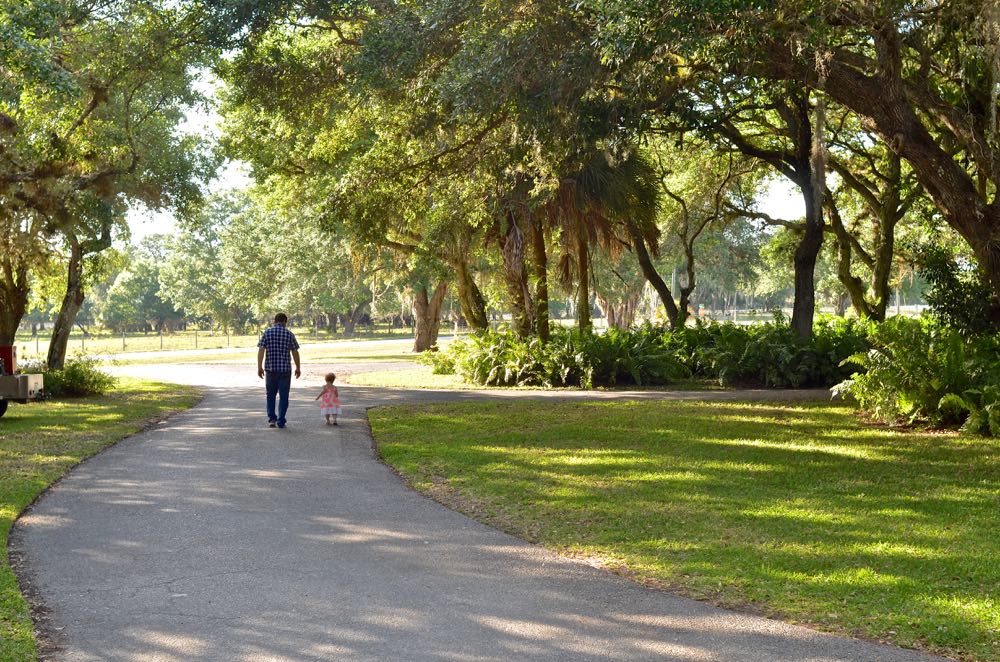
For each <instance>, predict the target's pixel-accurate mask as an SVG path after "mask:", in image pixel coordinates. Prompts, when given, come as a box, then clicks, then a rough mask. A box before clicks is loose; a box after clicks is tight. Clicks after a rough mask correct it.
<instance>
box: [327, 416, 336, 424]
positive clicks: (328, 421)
mask: <svg viewBox="0 0 1000 662" xmlns="http://www.w3.org/2000/svg"><path fill="white" fill-rule="evenodd" d="M326 424H327V425H329V424H330V415H329V414H327V415H326ZM334 425H336V423H334Z"/></svg>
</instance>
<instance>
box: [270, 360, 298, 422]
mask: <svg viewBox="0 0 1000 662" xmlns="http://www.w3.org/2000/svg"><path fill="white" fill-rule="evenodd" d="M291 387H292V373H290V372H267V373H264V388H265V389H267V420H269V421H277V422H278V425H280V426H282V427H284V425H285V414H287V413H288V390H289V389H290V388H291ZM275 396H278V411H277V414H275V411H274V397H275Z"/></svg>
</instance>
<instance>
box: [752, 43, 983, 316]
mask: <svg viewBox="0 0 1000 662" xmlns="http://www.w3.org/2000/svg"><path fill="white" fill-rule="evenodd" d="M874 37H875V39H874V43H875V47H876V57H875V58H873V60H875V61H877V62H878V70H877V71H876V72H874V73H873V74H872V75H869V74H867V73H865V72H864V71H862V70H860V69H858V68H857V67H856V66H854V65H853V63H851V62H848V61H841V60H840V59H839V58H838V57H836V56H834V57H833V58H832V59H831V60H830V61H829V62H828V63H827V64H826V66H825V79H824V80H823V81H822V83H821V82H820V81H819V80H818V75H817V72H816V67H815V65H814V62H815V58H814V56H813V55H812V54H810V53H808V52H807V53H801V52H798V51H793V50H792V49H791V48H789V47H788V45H787V44H785V43H780V44H777V43H776V44H774V46H773V48H771V49H770V50H769V51H768V59H767V61H766V63H765V64H764V67H765V70H766V72H767V75H769V76H772V77H774V78H778V79H794V80H800V81H803V82H805V83H806V84H808V85H812V86H814V87H819V86H820V85H822V88H823V90H824V91H825V92H826V93H827V94H829V95H830V97H832V98H833V99H834V100H836V101H837V102H839V103H841V104H843V105H844V106H845V107H846V108H849V109H850V110H852V111H854V112H855V113H857V114H858V115H859V116H860V117H861V118H862V119H863V120H864V121H866V122H868V123H869V124H870V125H871V126H872V127H873V129H874V130H875V131H876V132H877V133H878V134H879V135H880V136H881V137H882V139H883V140H885V141H886V144H887V145H889V147H890V148H891V149H892V150H893V151H895V152H896V153H897V154H899V155H900V156H902V157H903V158H904V159H906V161H907V162H908V163H909V164H910V166H911V167H912V168H913V172H914V173H915V174H916V176H917V179H918V180H919V181H920V184H921V185H922V186H923V187H924V189H925V190H926V191H927V193H928V195H930V197H931V199H932V200H933V201H934V203H935V205H936V206H937V208H938V209H939V210H940V211H941V214H942V216H943V217H944V219H945V221H946V222H947V223H948V225H950V226H951V227H952V228H954V229H955V231H957V232H958V233H959V234H960V235H961V236H962V237H963V238H964V239H965V240H966V241H967V242H968V243H969V246H970V247H971V248H972V250H973V252H974V253H975V255H976V259H977V261H978V262H979V266H980V267H981V268H982V270H983V273H984V274H985V275H986V277H987V279H988V280H989V282H990V284H991V285H992V287H993V291H994V296H995V298H996V299H997V300H998V301H1000V205H998V204H993V203H991V202H990V200H989V199H988V197H987V196H988V194H989V188H990V187H988V186H987V187H985V189H981V188H980V187H979V186H978V185H977V182H976V181H975V180H974V179H973V177H972V176H971V175H970V174H969V172H968V171H967V170H966V169H965V167H964V165H963V164H962V163H960V162H959V161H958V160H957V159H955V157H954V154H953V151H952V146H953V144H954V143H955V142H956V141H957V140H961V139H962V138H963V137H964V136H962V134H961V133H960V132H957V131H956V132H955V133H954V134H953V135H949V136H948V137H949V138H955V140H938V139H937V138H935V137H934V136H933V135H932V134H931V132H930V131H929V130H928V129H927V127H926V126H925V125H924V123H923V122H922V121H921V118H920V116H919V115H918V112H917V109H918V102H917V101H919V99H917V97H914V98H911V97H910V92H908V91H907V89H906V86H905V84H904V82H903V78H902V70H903V67H902V61H901V50H902V46H901V40H900V37H899V35H898V34H897V33H895V32H893V31H892V30H888V29H887V30H884V31H881V32H879V33H877V34H874ZM915 91H918V90H915ZM915 99H917V101H915ZM935 110H937V109H935ZM931 114H933V113H931ZM944 114H946V111H945V113H944ZM942 126H944V127H945V128H947V122H944V123H942ZM973 142H974V141H973ZM967 144H971V143H968V141H967ZM992 183H993V184H994V186H995V185H997V184H998V183H1000V182H996V181H994V182H992ZM994 309H995V310H997V311H998V313H1000V306H994ZM996 323H997V325H998V326H1000V319H997V320H996Z"/></svg>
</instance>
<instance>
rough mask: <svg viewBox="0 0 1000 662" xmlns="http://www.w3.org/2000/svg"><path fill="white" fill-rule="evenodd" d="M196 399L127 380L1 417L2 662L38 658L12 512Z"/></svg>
mask: <svg viewBox="0 0 1000 662" xmlns="http://www.w3.org/2000/svg"><path fill="white" fill-rule="evenodd" d="M198 398H199V394H198V392H197V391H196V390H195V389H193V388H191V387H187V386H175V385H170V384H162V383H157V382H148V381H140V380H135V379H127V378H125V379H121V380H120V382H119V388H118V389H117V390H116V391H115V392H113V393H110V394H108V395H106V396H101V397H91V398H74V399H68V400H55V401H49V402H43V403H35V404H31V405H24V406H21V405H15V406H12V407H11V408H10V409H9V410H8V411H7V414H6V415H5V416H4V417H3V418H2V419H0V444H2V447H0V448H2V450H0V549H2V550H3V552H2V554H0V660H17V662H28V661H30V660H34V659H36V657H37V651H36V645H35V638H34V627H33V625H32V623H31V619H30V618H29V616H28V606H27V604H26V603H25V601H24V598H23V597H22V596H21V593H20V590H19V588H18V584H17V579H16V578H15V577H14V574H13V572H12V571H11V569H10V566H9V565H8V560H7V555H6V549H7V537H8V535H9V533H10V528H11V525H12V524H13V522H14V519H15V518H16V517H17V515H18V514H19V513H20V512H21V511H22V510H23V509H24V508H25V507H27V505H28V504H29V503H31V502H32V501H33V500H34V499H35V497H37V496H38V494H39V493H41V492H42V491H43V490H44V489H45V488H46V487H48V486H49V485H51V484H52V483H53V482H54V481H55V480H57V479H58V478H59V477H60V476H62V475H63V474H64V473H65V472H66V471H68V470H69V469H70V468H72V467H73V466H74V465H76V464H77V463H79V462H81V461H83V460H84V459H86V458H87V457H90V456H91V455H93V454H95V453H97V452H98V451H100V450H101V449H103V448H105V447H107V446H109V445H110V444H113V443H114V442H116V441H118V440H120V439H123V438H125V437H127V436H129V435H130V434H133V433H134V432H136V431H137V430H139V429H141V428H142V427H143V426H144V425H146V424H147V423H148V422H150V421H153V420H157V419H160V418H162V417H164V416H166V415H167V414H169V413H172V412H175V411H178V410H181V409H186V408H188V407H190V406H192V405H193V404H194V403H195V402H197V401H198Z"/></svg>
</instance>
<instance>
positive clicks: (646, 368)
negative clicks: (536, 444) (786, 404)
mask: <svg viewBox="0 0 1000 662" xmlns="http://www.w3.org/2000/svg"><path fill="white" fill-rule="evenodd" d="M864 331H865V330H864V327H863V325H860V324H857V323H851V322H846V321H844V320H832V319H831V320H822V321H821V322H820V323H818V324H817V326H816V333H815V335H814V337H813V339H812V340H810V341H801V340H799V339H798V338H797V337H796V336H795V334H794V333H793V332H792V330H791V328H790V327H789V326H788V324H787V323H785V321H784V320H783V319H780V318H779V319H776V320H775V321H774V322H773V323H770V324H764V325H758V326H738V325H735V324H729V323H727V324H709V325H702V324H699V325H696V326H694V327H689V328H684V329H680V330H677V331H670V330H667V329H664V328H662V327H658V326H653V325H651V324H646V325H644V326H641V327H638V328H636V329H632V330H622V329H617V328H612V329H608V331H607V332H606V333H603V334H581V333H579V332H578V331H575V330H574V331H569V330H565V329H558V328H557V329H553V331H552V338H551V339H550V341H549V342H548V343H542V342H541V341H540V340H538V339H537V338H530V339H521V338H518V337H517V336H516V335H515V334H514V333H513V332H511V331H488V332H485V333H481V334H477V335H474V336H469V337H468V338H467V339H463V340H459V341H456V342H454V343H452V345H451V346H450V347H449V348H448V350H447V351H446V352H435V353H432V354H430V355H429V356H427V358H425V359H422V360H424V362H425V363H428V364H430V365H431V366H433V369H434V371H435V372H439V373H443V374H459V375H461V376H462V377H463V378H464V379H465V380H466V381H468V382H471V383H474V384H482V385H487V386H511V385H535V386H583V387H584V388H590V387H592V386H595V385H596V386H614V385H622V384H635V385H637V386H651V385H664V384H669V383H671V382H672V381H675V380H677V379H684V378H689V377H691V376H699V377H704V378H710V379H717V380H719V381H720V382H721V383H723V384H741V385H756V386H767V387H774V388H780V387H799V386H830V385H832V384H834V383H836V382H837V381H839V380H841V379H844V378H845V377H847V376H848V375H850V373H851V370H852V367H851V366H844V365H842V363H843V361H844V359H846V358H847V357H849V356H851V355H852V354H855V353H857V352H858V351H859V350H861V349H864V348H865V347H866V346H867V345H866V341H865V338H864Z"/></svg>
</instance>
